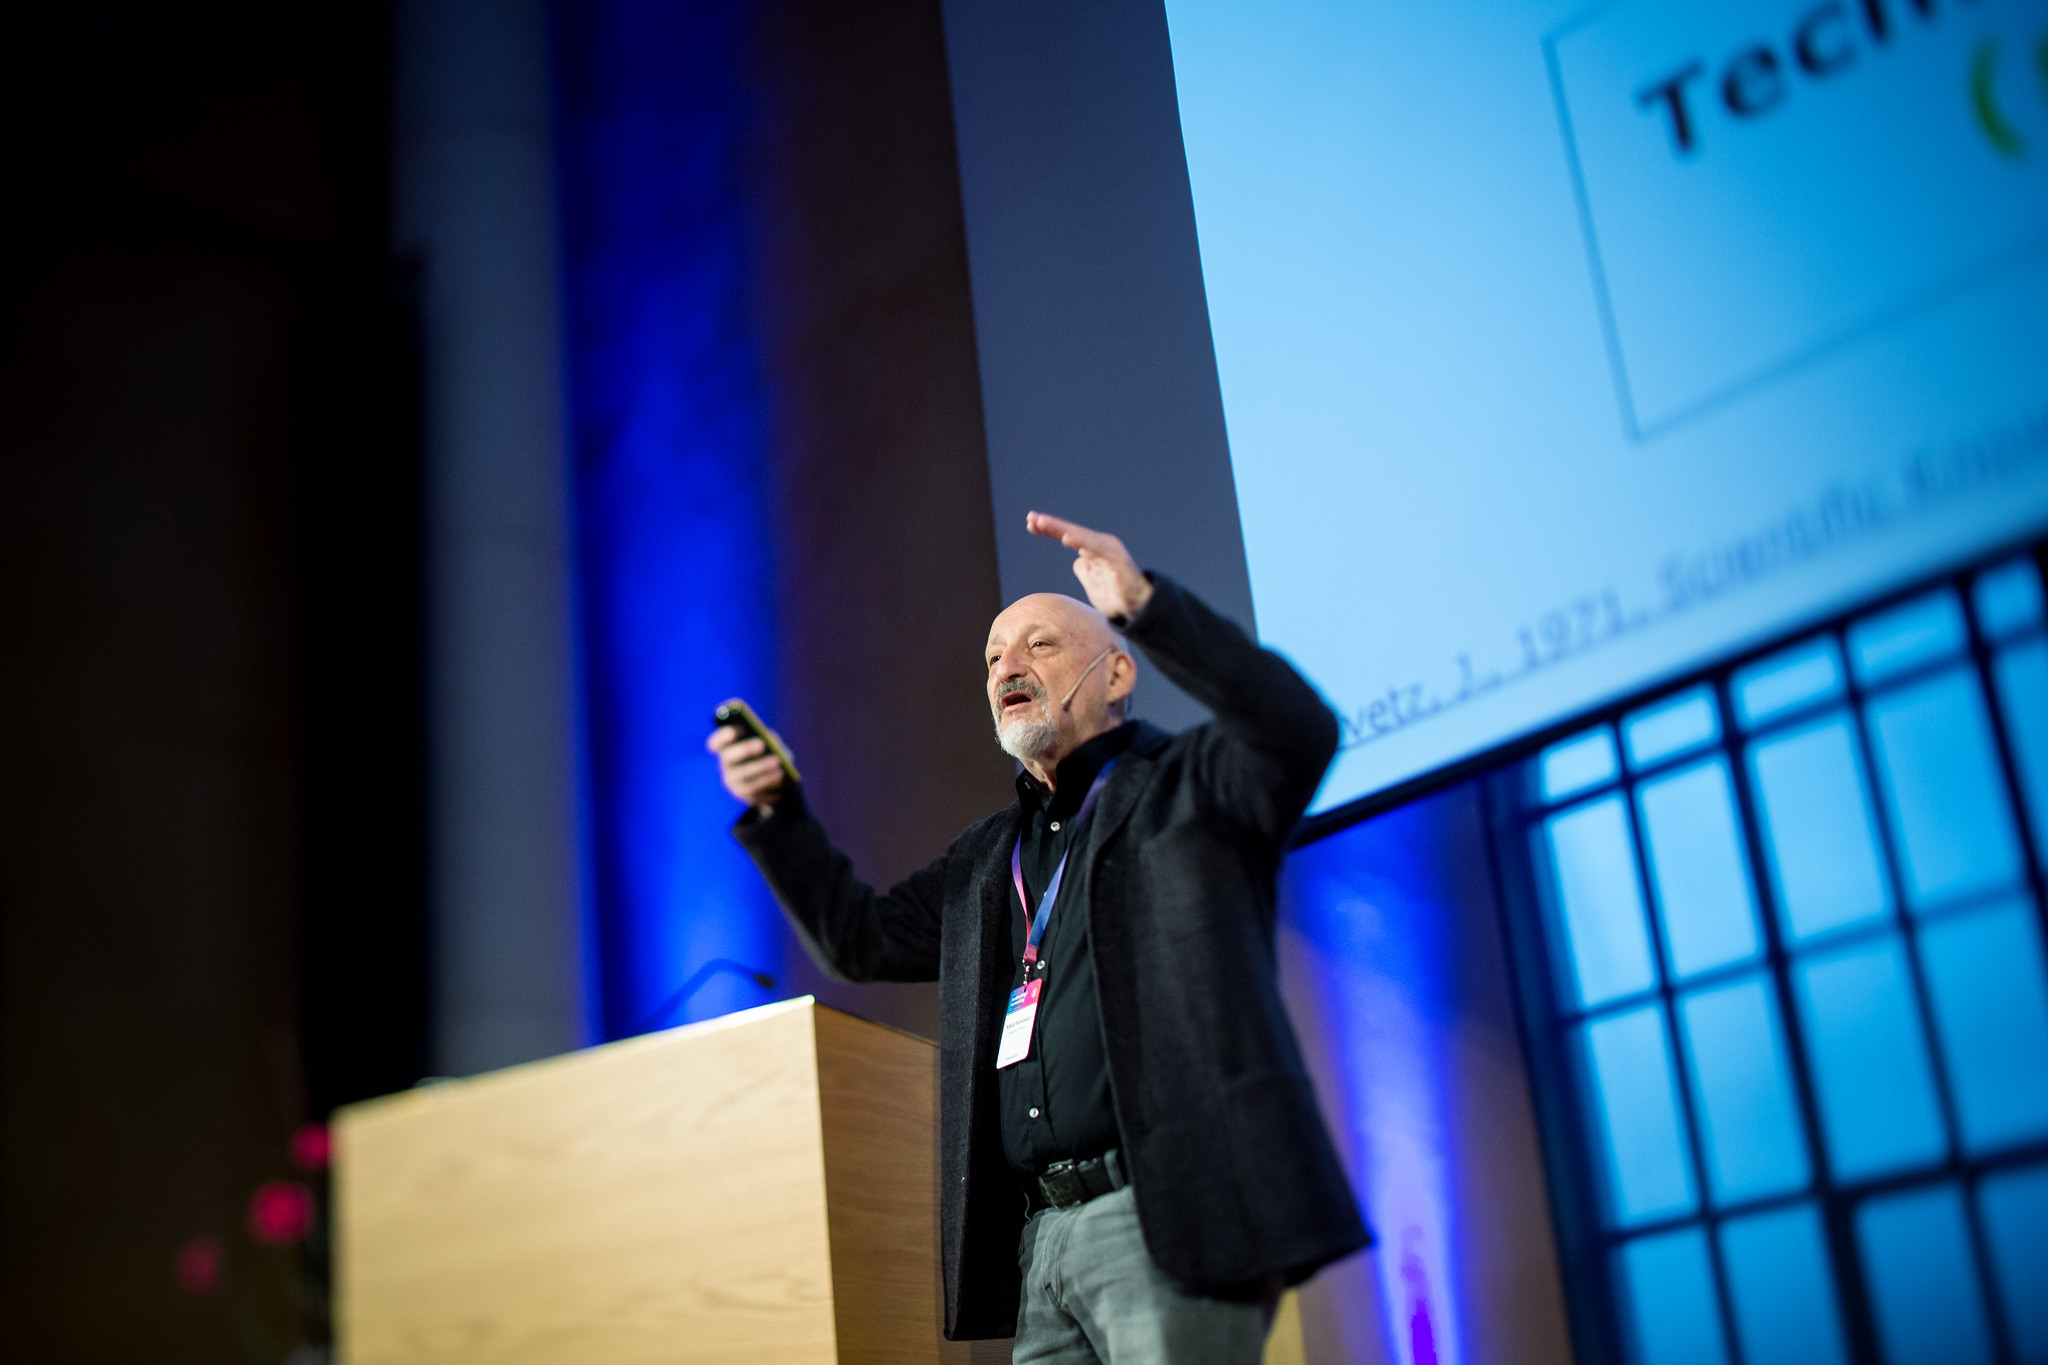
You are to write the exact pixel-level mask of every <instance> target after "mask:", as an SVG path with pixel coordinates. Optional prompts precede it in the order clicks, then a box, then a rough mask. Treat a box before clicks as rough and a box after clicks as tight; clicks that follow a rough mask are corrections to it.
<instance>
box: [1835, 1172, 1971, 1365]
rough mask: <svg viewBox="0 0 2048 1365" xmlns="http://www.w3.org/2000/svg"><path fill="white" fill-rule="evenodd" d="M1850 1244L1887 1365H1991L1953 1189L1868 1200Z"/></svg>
mask: <svg viewBox="0 0 2048 1365" xmlns="http://www.w3.org/2000/svg"><path fill="white" fill-rule="evenodd" d="M1856 1243H1857V1246H1858V1249H1859V1250H1860V1251H1861V1252H1862V1254H1863V1273H1864V1274H1865V1275H1866V1276H1867V1277H1869V1281H1870V1305H1871V1311H1872V1312H1873V1313H1875V1314H1876V1316H1877V1331H1878V1337H1879V1339H1880V1340H1881V1341H1882V1342H1883V1344H1884V1358H1885V1359H1886V1360H1887V1361H1889V1362H1890V1363H1891V1365H1928V1363H1929V1362H1931V1361H1937V1360H1938V1361H1940V1362H1942V1365H1991V1332H1990V1328H1989V1327H1988V1326H1987V1325H1986V1323H1985V1321H1984V1298H1983V1295H1982V1294H1981V1293H1980V1292H1979V1291H1978V1289H1977V1267H1976V1262H1975V1259H1974V1258H1973V1257H1972V1256H1971V1254H1970V1233H1969V1229H1968V1227H1967V1226H1966V1225H1965V1224H1964V1222H1963V1200H1962V1196H1961V1194H1959V1193H1958V1192H1957V1190H1956V1188H1955V1186H1953V1185H1942V1186H1939V1187H1937V1188H1935V1189H1931V1190H1915V1191H1913V1192H1912V1193H1911V1194H1898V1195H1892V1196H1891V1197H1890V1198H1886V1199H1873V1200H1871V1201H1870V1202H1869V1203H1867V1204H1865V1205H1863V1207H1862V1208H1860V1209H1858V1210H1857V1211H1856Z"/></svg>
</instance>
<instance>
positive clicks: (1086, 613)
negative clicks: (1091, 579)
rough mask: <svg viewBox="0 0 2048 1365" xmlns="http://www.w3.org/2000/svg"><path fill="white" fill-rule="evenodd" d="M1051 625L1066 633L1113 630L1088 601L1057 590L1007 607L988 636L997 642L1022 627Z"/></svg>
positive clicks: (1024, 628)
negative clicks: (1079, 600)
mask: <svg viewBox="0 0 2048 1365" xmlns="http://www.w3.org/2000/svg"><path fill="white" fill-rule="evenodd" d="M1048 627H1049V628H1051V629H1054V630H1058V631H1061V632H1064V633H1086V632H1091V631H1095V630H1100V631H1102V632H1103V633H1104V634H1107V633H1108V631H1109V623H1108V622H1107V621H1105V620H1103V619H1102V617H1101V616H1100V615H1099V614H1098V613H1097V612H1096V611H1095V609H1094V608H1093V607H1091V606H1089V605H1087V604H1086V603H1085V602H1077V601H1075V600H1074V599H1073V598H1071V597H1066V596H1063V595H1061V594H1060V593H1056V592H1035V593H1032V594H1031V595H1030V596H1028V597H1020V598H1018V599H1017V600H1016V601H1014V602H1012V603H1011V604H1010V605H1009V606H1007V607H1005V608H1003V610H1002V611H1001V613H999V614H998V615H997V616H996V619H995V620H994V621H993V622H991V623H990V625H989V628H988V638H989V640H990V642H991V643H993V642H994V641H996V640H998V639H1001V638H1003V637H1004V636H1007V635H1012V634H1015V633H1016V632H1017V631H1020V630H1032V629H1042V628H1048Z"/></svg>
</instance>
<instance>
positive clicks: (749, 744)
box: [704, 725, 788, 806]
mask: <svg viewBox="0 0 2048 1365" xmlns="http://www.w3.org/2000/svg"><path fill="white" fill-rule="evenodd" d="M704 747H705V748H707V749H709V750H710V751H711V752H712V753H714V754H716V755H717V756H718V776H719V779H720V780H721V781H722V782H724V783H725V789H726V790H727V791H729V792H731V793H732V794H733V796H734V798H736V799H737V800H740V801H744V802H746V803H747V804H748V805H750V806H772V805H774V804H775V802H776V801H777V799H779V798H780V797H781V795H782V791H783V787H784V786H785V785H786V784H787V782H788V774H787V773H785V772H784V771H783V770H782V760H781V759H779V758H777V757H776V756H775V755H774V754H772V753H770V752H768V744H767V741H765V740H763V739H761V738H760V737H759V736H756V735H749V736H747V737H746V738H744V739H743V738H741V737H740V732H739V731H738V730H736V729H734V728H733V727H732V726H730V725H721V726H719V727H718V728H717V729H716V730H713V731H712V732H711V737H710V738H709V739H707V740H705V741H704Z"/></svg>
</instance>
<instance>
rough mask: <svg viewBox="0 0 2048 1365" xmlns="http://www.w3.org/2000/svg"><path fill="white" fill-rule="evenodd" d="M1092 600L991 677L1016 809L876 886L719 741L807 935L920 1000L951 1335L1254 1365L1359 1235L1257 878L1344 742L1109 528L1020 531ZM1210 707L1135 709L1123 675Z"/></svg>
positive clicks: (746, 818) (1049, 619)
mask: <svg viewBox="0 0 2048 1365" xmlns="http://www.w3.org/2000/svg"><path fill="white" fill-rule="evenodd" d="M1026 524H1027V525H1028V527H1029V529H1030V530H1031V531H1032V533H1033V534H1035V535H1040V536H1046V537H1050V538H1052V539H1055V540H1058V541H1059V542H1060V543H1061V544H1063V545H1065V546H1067V547H1068V548H1069V549H1071V550H1073V551H1075V554H1076V557H1075V561H1074V574H1075V576H1076V577H1078V578H1079V579H1080V580H1081V586H1082V587H1083V588H1084V589H1085V590H1086V592H1087V594H1088V601H1089V603H1090V604H1092V605H1087V606H1084V605H1083V604H1082V603H1080V602H1078V601H1076V600H1075V599H1073V598H1070V597H1062V596H1059V595H1058V594H1054V593H1037V594H1034V595H1032V596H1030V597H1025V598H1021V599H1019V600H1018V601H1016V602H1014V603H1012V604H1011V605H1010V606H1009V607H1008V608H1007V609H1006V610H1005V611H1004V612H1003V613H1002V614H1001V615H1000V616H998V617H996V619H995V622H994V624H992V625H991V626H990V627H989V632H988V647H987V650H986V651H985V652H984V654H983V656H982V659H983V662H984V663H985V664H986V665H987V671H988V704H989V710H990V712H991V713H992V714H993V717H994V720H995V729H996V740H997V742H998V743H999V744H1001V745H1002V747H1003V750H1004V751H1005V752H1006V753H1008V754H1010V755H1011V756H1012V757H1014V758H1015V759H1016V760H1017V761H1018V763H1019V764H1020V765H1022V769H1023V771H1021V772H1020V773H1019V774H1018V776H1017V800H1016V802H1015V803H1014V804H1013V805H1011V806H1010V807H1009V808H1008V809H1006V810H1003V811H1000V812H998V813H997V814H995V815H992V816H990V817H988V818H987V819H985V820H983V821H981V822H980V823H978V824H976V825H974V826H972V827H971V828H969V829H968V830H967V831H966V833H964V834H962V835H961V836H960V837H959V838H958V839H956V840H954V842H953V845H952V847H950V848H948V849H947V850H946V851H945V853H944V854H942V855H941V856H940V857H939V858H938V860H937V861H935V862H933V863H931V864H930V865H928V866H926V867H924V868H921V869H920V870H918V871H917V872H914V873H912V874H911V875H910V876H909V877H908V878H907V879H905V880H904V881H903V882H902V883H900V884H899V885H897V886H894V887H892V888H890V889H889V890H887V891H876V890H874V889H873V888H871V887H869V886H866V885H864V884H862V883H861V882H860V881H858V880H857V879H856V878H855V877H854V875H853V871H852V867H851V865H850V864H849V863H848V861H847V859H846V857H845V855H843V854H842V853H840V852H839V851H838V850H837V849H836V848H834V847H833V846H832V842H831V840H830V839H829V838H828V837H827V835H826V833H825V830H824V828H823V827H822V826H821V825H820V824H819V823H818V821H817V819H816V818H815V817H814V816H813V815H812V814H811V813H810V811H809V810H808V809H807V808H806V806H805V805H804V800H803V793H802V789H801V787H800V786H799V785H797V784H795V783H792V782H789V781H788V780H787V778H786V774H785V771H784V769H783V766H782V764H781V762H780V761H779V760H778V759H777V758H776V757H774V756H773V755H772V754H770V753H768V752H767V750H766V747H765V745H764V744H763V742H762V741H761V740H760V739H757V738H752V737H745V738H743V737H742V736H741V735H740V734H739V733H738V732H737V731H735V730H733V729H730V728H724V729H720V730H718V731H716V732H714V733H713V734H712V736H711V739H710V747H711V749H712V751H713V752H714V753H716V754H717V755H718V758H719V764H720V770H721V772H722V774H723V776H724V780H725V785H726V788H727V790H729V791H730V792H731V793H732V794H733V795H734V796H735V797H737V798H739V799H740V800H741V801H744V802H746V803H747V806H748V810H747V811H746V813H745V814H744V815H742V816H741V817H740V820H739V822H738V824H737V825H736V826H735V827H734V829H735V834H736V835H737V837H738V839H739V841H740V843H741V844H742V845H744V846H745V848H746V849H747V852H748V853H749V854H751V855H752V857H753V859H754V862H755V864H756V865H757V866H759V867H760V869H761V873H762V875H763V876H764V877H765V878H767V881H768V884H769V886H770V887H771V888H773V890H774V892H775V896H776V898H777V899H778V900H779V901H780V902H781V903H782V906H783V909H784V910H786V911H787V912H788V914H789V917H790V919H791V920H792V921H794V922H795V924H796V927H797V930H798V932H799V933H800V934H801V935H802V937H803V939H804V942H805V944H806V946H808V947H809V949H810V950H811V952H812V954H813V955H814V956H816V957H817V958H818V960H819V961H820V962H821V963H822V964H823V965H824V966H825V967H826V968H827V969H828V970H831V971H833V972H836V973H838V974H839V975H842V976H845V977H848V978H850V979H852V980H855V981H933V980H936V981H938V982H939V990H940V1000H941V1009H942V1024H941V1032H942V1037H941V1039H940V1048H939V1057H940V1062H939V1070H940V1075H939V1092H940V1102H939V1130H940V1132H939V1166H940V1196H941V1200H940V1203H941V1207H940V1224H941V1241H942V1251H943V1258H944V1264H945V1279H946V1335H947V1336H949V1337H952V1338H954V1339H955V1340H960V1339H966V1338H985V1337H1001V1336H1010V1335H1013V1334H1014V1335H1015V1336H1016V1338H1017V1344H1016V1352H1015V1355H1014V1356H1013V1359H1014V1360H1016V1361H1019V1362H1023V1361H1034V1362H1037V1361H1047V1362H1059V1363H1060V1365H1070V1363H1071V1365H1084V1363H1085V1362H1098V1361H1100V1362H1107V1363H1108V1365H1141V1362H1145V1363H1149V1362H1159V1363H1160V1365H1164V1363H1165V1362H1173V1365H1206V1363H1207V1362H1217V1365H1250V1363H1251V1362H1256V1361H1257V1360H1258V1359H1259V1358H1260V1354H1261V1352H1262V1350H1263V1347H1264V1343H1265V1336H1266V1331H1267V1328H1268V1327H1269V1325H1270V1324H1271V1321H1272V1314H1273V1308H1274V1305H1275V1302H1276V1301H1277V1298H1278V1295H1279V1292H1280V1290H1281V1288H1282V1287H1283V1286H1285V1285H1288V1284H1292V1283H1295V1282H1297V1281H1299V1280H1301V1279H1304V1278H1306V1277H1307V1276H1308V1275H1309V1274H1310V1273H1312V1272H1313V1271H1314V1270H1315V1269H1316V1268H1317V1267H1318V1266H1320V1265H1323V1264H1324V1263H1325V1262H1328V1261H1331V1260H1334V1259H1336V1258H1337V1257H1339V1256H1343V1255H1346V1254H1347V1253H1349V1252H1352V1251H1356V1250H1358V1249H1359V1248H1361V1247H1363V1246H1365V1245H1367V1244H1368V1242H1369V1241H1370V1240H1371V1238H1370V1234H1369V1233H1368V1232H1367V1231H1366V1229H1365V1225H1364V1223H1363V1221H1362V1220H1361V1219H1360V1217H1359V1212H1358V1206H1357V1203H1356V1202H1355V1200H1354V1199H1353V1198H1352V1193H1351V1188H1350V1185H1349V1184H1348V1183H1347V1182H1346V1180H1345V1178H1344V1172H1343V1170H1342V1169H1341V1168H1340V1167H1339V1165H1338V1163H1337V1159H1336V1155H1335V1153H1334V1151H1333V1150H1332V1148H1331V1145H1330V1141H1329V1137H1328V1135H1327V1133H1326V1132H1325V1131H1324V1129H1323V1124H1322V1119H1321V1116H1320V1114H1319V1113H1318V1112H1317V1109H1316V1101H1315V1095H1314V1094H1313V1092H1312V1091H1311V1090H1310V1087H1309V1081H1308V1076H1307V1073H1306V1071H1305V1069H1304V1067H1303V1065H1302V1060H1301V1053H1300V1049H1299V1047H1298V1046H1297V1045H1296V1043H1295V1040H1294V1034H1293V1031H1292V1030H1291V1029H1290V1028H1289V1027H1288V1023H1287V1016H1286V1014H1285V1013H1284V1011H1283V1010H1282V1008H1281V1004H1280V995H1279V990H1278V987H1277V985H1276V982H1275V974H1274V959H1273V902H1274V887H1273V882H1274V875H1275V872H1276V871H1277V869H1278V866H1279V862H1280V855H1281V851H1282V850H1283V848H1284V847H1285V846H1286V842H1287V838H1288V835H1289V834H1290V832H1291V831H1292V830H1293V828H1294V826H1295V823H1296V822H1297V821H1298V820H1300V818H1301V814H1302V812H1303V811H1304V810H1306V809H1307V807H1308V803H1309V799H1310V798H1311V797H1312V796H1313V795H1314V794H1315V790H1316V785H1317V783H1319V782H1320V781H1321V780H1322V776H1323V769H1324V768H1325V767H1327V766H1328V764H1329V761H1330V757H1331V755H1332V754H1334V753H1335V752H1336V747H1337V722H1336V719H1335V718H1334V717H1333V716H1332V715H1331V714H1330V711H1329V709H1328V708H1327V707H1325V706H1324V705H1323V703H1322V701H1321V699H1320V698H1318V697H1317V696H1316V694H1315V691H1314V689H1312V688H1311V687H1309V685H1308V684H1307V683H1306V682H1304V681H1303V680H1302V678H1301V676H1300V675H1299V674H1297V673H1296V672H1295V671H1294V670H1293V669H1292V668H1291V667H1289V666H1288V664H1287V663H1286V661H1284V660H1283V659H1281V658H1280V657H1279V656H1278V655H1276V654H1273V653H1271V652H1270V651H1267V650H1263V649H1260V648H1259V647H1258V646H1257V645H1256V644H1254V643H1253V642H1252V641H1251V640H1250V639H1248V638H1247V637H1246V636H1245V634H1244V632H1243V631H1241V630H1239V629H1238V628H1237V626H1236V625H1234V624H1233V623H1231V622H1230V621H1228V620H1226V619H1224V618H1223V617H1221V616H1219V615H1217V614H1216V613H1215V612H1213V611H1211V610H1209V608H1208V607H1206V606H1204V605H1203V604H1202V603H1201V602H1200V601H1198V600H1197V599H1196V598H1195V597H1194V596H1193V595H1192V594H1190V593H1188V592H1187V591H1185V590H1184V589H1182V588H1180V587H1178V586H1176V585H1175V584H1174V583H1172V582H1171V581H1170V580H1168V579H1166V578H1165V577H1163V576H1158V575H1148V574H1146V573H1143V572H1141V571H1140V570H1139V568H1138V566H1137V564H1136V563H1135V562H1134V561H1133V560H1132V558H1131V556H1130V554H1129V552H1128V551H1126V550H1125V549H1124V544H1123V542H1122V541H1121V540H1118V539H1117V538H1116V537H1115V536H1113V535H1108V534H1105V533H1103V532H1100V531H1091V530H1089V529H1088V528H1087V527H1085V526H1077V525H1075V524H1074V523H1072V522H1069V521H1063V520H1061V519H1060V518H1058V517H1051V516H1046V515H1044V514H1042V513H1038V512H1033V513H1031V514H1030V516H1029V517H1028V518H1027V522H1026ZM1131 642H1135V643H1136V644H1137V646H1138V647H1139V648H1140V649H1142V650H1144V652H1145V657H1146V658H1147V659H1149V660H1150V661H1151V662H1152V663H1153V664H1154V665H1156V666H1157V667H1158V669H1159V671H1160V672H1162V673H1164V674H1165V675H1166V676H1167V677H1168V678H1171V679H1172V680H1173V681H1174V682H1175V683H1178V684H1179V685H1180V686H1181V687H1182V688H1183V689H1184V690H1186V691H1187V693H1188V694H1189V695H1190V696H1192V697H1194V698H1195V699H1196V700H1198V701H1200V702H1202V703H1203V704H1204V705H1206V706H1208V707H1209V709H1210V710H1211V711H1212V712H1213V713H1214V715H1215V719H1214V720H1212V721H1210V722H1209V723H1208V724H1206V725H1198V726H1196V727H1195V728H1194V729H1192V730H1187V731H1183V732H1182V733H1180V734H1167V733H1166V732H1164V731H1162V730H1159V729H1157V728H1155V727H1154V726H1151V725H1148V724H1146V723H1145V722H1143V721H1133V720H1131V719H1130V716H1129V712H1130V704H1131V690H1132V687H1133V686H1134V685H1135V683H1136V681H1137V672H1138V665H1137V660H1136V659H1135V658H1133V657H1132V655H1131V653H1130V643H1131Z"/></svg>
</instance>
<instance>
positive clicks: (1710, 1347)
mask: <svg viewBox="0 0 2048 1365" xmlns="http://www.w3.org/2000/svg"><path fill="white" fill-rule="evenodd" d="M1615 1259H1616V1262H1617V1268H1618V1273H1617V1275H1616V1277H1615V1278H1616V1279H1618V1280H1619V1281H1620V1282H1621V1290H1622V1296H1623V1300H1624V1302H1625V1303H1626V1304H1627V1312H1628V1319H1629V1321H1628V1325H1629V1328H1630V1332H1629V1335H1630V1337H1631V1343H1630V1344H1631V1346H1632V1347H1633V1348H1634V1349H1633V1350H1632V1351H1631V1352H1630V1356H1631V1359H1633V1360H1634V1361H1635V1363H1636V1365H1723V1363H1724V1362H1725V1361H1726V1360H1727V1359H1728V1345H1727V1342H1726V1341H1725V1340H1724V1339H1723V1338H1722V1336H1721V1312H1720V1309H1719V1308H1717V1307H1716V1306H1715V1303H1714V1271H1713V1267H1712V1266H1711V1265H1710V1264H1709V1263H1708V1261H1707V1238H1706V1234H1704V1233H1702V1232H1701V1231H1700V1230H1699V1229H1698V1228H1687V1229H1685V1230H1684V1231H1682V1232H1667V1233H1664V1234H1663V1235H1662V1236H1658V1237H1640V1238H1637V1239H1636V1240H1635V1241H1633V1242H1630V1243H1628V1244H1627V1245H1626V1246H1624V1247H1622V1249H1621V1253H1620V1255H1618V1256H1617V1257H1616V1258H1615Z"/></svg>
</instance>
